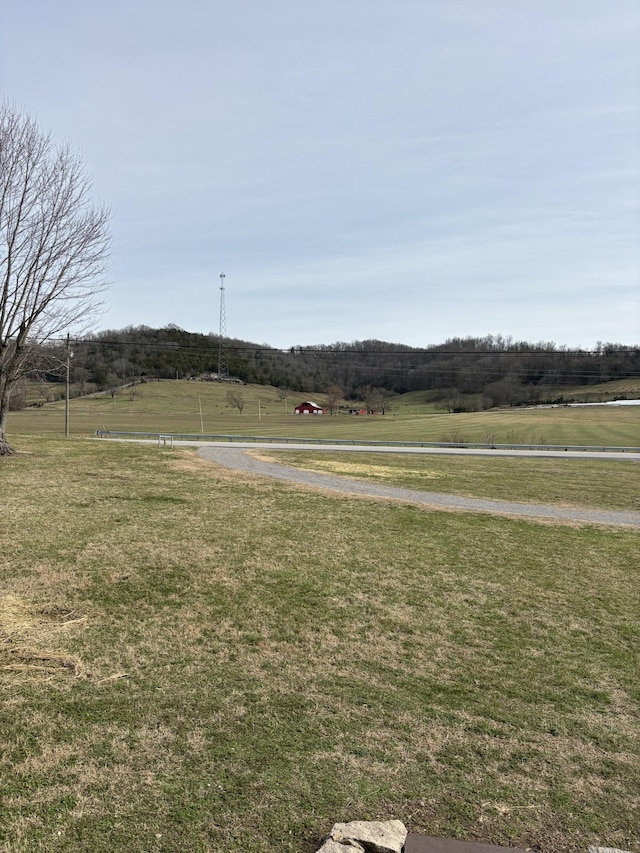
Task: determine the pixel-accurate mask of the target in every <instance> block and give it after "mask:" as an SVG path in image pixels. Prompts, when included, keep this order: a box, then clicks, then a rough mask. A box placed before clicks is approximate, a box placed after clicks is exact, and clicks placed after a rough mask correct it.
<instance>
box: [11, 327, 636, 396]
mask: <svg viewBox="0 0 640 853" xmlns="http://www.w3.org/2000/svg"><path fill="white" fill-rule="evenodd" d="M38 356H39V358H38V359H36V364H37V366H38V368H39V370H37V371H35V370H34V376H37V377H38V379H39V381H40V382H44V383H53V384H54V385H56V384H57V385H58V391H60V390H61V388H60V385H61V384H63V379H64V369H63V365H64V363H65V358H66V350H65V347H64V345H63V344H62V343H60V344H59V345H58V346H57V347H56V346H50V347H48V348H46V349H42V350H40V351H39V352H38ZM221 356H222V357H223V361H226V363H227V364H228V368H229V373H230V374H231V376H233V377H237V379H239V380H241V381H242V382H245V383H250V384H256V385H271V386H274V387H276V388H280V389H283V391H284V390H285V389H288V390H291V391H296V392H300V393H303V394H310V395H311V394H316V395H317V394H319V393H323V392H326V391H327V390H328V389H329V388H331V387H332V386H334V387H335V388H336V389H337V391H338V393H339V396H342V397H344V398H346V399H347V400H360V401H365V402H368V403H369V404H370V407H371V408H377V409H380V408H381V407H383V406H384V405H386V403H387V402H388V401H389V400H390V399H391V398H393V397H395V396H396V395H404V394H408V393H414V394H416V395H417V397H418V399H419V400H420V404H421V405H423V404H429V405H433V406H436V407H438V408H443V409H445V410H450V411H465V410H470V409H487V408H493V407H495V406H504V405H522V404H528V403H535V402H541V403H544V402H547V403H549V402H566V401H571V400H584V399H596V400H597V399H599V397H598V394H600V395H605V396H604V397H602V396H601V397H600V399H611V398H612V391H611V387H612V386H609V385H608V383H612V382H617V383H619V386H618V388H617V389H616V391H615V392H613V393H614V394H615V393H617V394H619V395H620V396H634V395H637V394H638V393H639V392H640V379H639V377H640V348H638V347H633V346H627V345H623V344H599V345H598V346H597V347H596V348H595V349H594V350H589V351H586V350H572V349H568V348H566V347H562V346H557V345H556V344H553V343H547V342H541V343H535V344H532V343H529V342H526V341H513V340H512V339H511V338H503V337H501V336H496V337H494V336H491V335H490V336H486V337H484V338H464V339H462V338H455V339H450V340H447V341H445V342H444V343H442V344H437V345H430V346H427V347H425V348H416V347H409V346H406V345H403V344H396V343H389V342H385V341H376V340H369V341H355V342H351V343H344V342H337V343H334V344H330V345H324V344H323V345H315V346H306V347H293V348H291V349H289V350H277V349H274V348H272V347H269V346H268V345H266V344H255V343H251V342H248V341H242V340H239V339H232V338H224V339H222V340H221V339H220V338H219V337H218V336H216V335H202V334H195V333H191V332H187V331H185V330H183V329H179V328H178V327H176V326H168V327H166V328H163V329H151V328H149V327H146V326H138V327H128V328H126V329H122V330H118V331H114V330H110V331H105V332H101V333H100V334H98V335H95V336H93V337H91V338H85V339H83V340H79V341H74V342H73V357H72V358H71V359H70V380H71V383H72V385H73V388H74V393H75V394H77V395H83V394H86V393H88V392H90V391H95V390H109V389H116V388H119V387H122V386H123V385H126V384H128V383H131V382H141V381H145V380H150V379H189V378H193V379H196V378H199V379H214V378H216V377H217V370H218V365H219V361H220V358H221ZM603 383H606V384H607V385H608V387H607V388H606V390H601V391H598V390H597V389H598V388H604V386H603ZM50 390H51V387H50V386H49V387H48V388H46V386H45V391H46V393H49V392H50ZM58 396H59V393H58ZM43 397H44V398H45V399H46V396H45V395H44V393H43ZM22 402H23V403H24V402H26V395H24V394H23V401H22Z"/></svg>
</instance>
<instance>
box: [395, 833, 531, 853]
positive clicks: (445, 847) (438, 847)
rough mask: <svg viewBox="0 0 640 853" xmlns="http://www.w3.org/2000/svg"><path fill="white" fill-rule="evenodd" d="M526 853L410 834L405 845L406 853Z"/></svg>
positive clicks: (471, 842) (475, 842)
mask: <svg viewBox="0 0 640 853" xmlns="http://www.w3.org/2000/svg"><path fill="white" fill-rule="evenodd" d="M499 850H508V851H509V853H525V852H524V850H521V849H520V848H518V847H497V846H496V845H495V844H481V843H479V842H477V841H455V840H453V839H450V838H431V837H430V836H427V835H417V834H416V833H415V832H410V833H409V834H408V835H407V839H406V841H405V843H404V853H498V851H499Z"/></svg>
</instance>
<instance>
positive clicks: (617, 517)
mask: <svg viewBox="0 0 640 853" xmlns="http://www.w3.org/2000/svg"><path fill="white" fill-rule="evenodd" d="M316 449H317V448H316ZM323 449H326V448H323ZM198 453H199V454H200V456H202V457H203V458H204V459H208V460H209V461H210V462H215V463H216V464H218V465H222V466H223V467H225V468H231V469H233V470H235V471H243V472H246V473H249V474H257V475H259V476H262V477H273V478H275V479H277V480H284V481H286V482H289V483H297V484H300V485H304V486H311V487H314V488H320V489H329V490H330V491H333V492H341V493H342V494H349V495H362V496H363V497H374V498H386V499H390V500H397V501H402V502H403V503H410V504H418V505H420V506H426V507H432V508H433V509H450V510H462V511H465V512H484V513H491V514H493V515H509V516H519V517H523V518H531V519H547V520H553V521H564V522H583V523H588V524H606V525H623V526H627V527H636V528H640V512H624V511H617V510H599V509H580V508H578V507H560V506H545V505H542V504H527V503H516V502H511V501H496V500H488V499H486V498H464V497H459V496H457V495H446V494H441V493H437V492H420V491H414V490H413V489H402V488H397V487H395V486H382V485H378V484H376V483H365V482H362V481H360V480H353V479H350V478H346V477H336V476H333V475H331V474H320V473H317V472H315V471H304V470H300V469H296V468H288V467H286V466H285V465H278V464H276V463H274V462H263V461H261V460H259V459H255V458H254V457H253V456H252V455H251V453H250V451H248V450H247V449H240V448H238V447H233V446H223V447H220V446H216V447H214V446H211V445H208V446H203V447H201V448H200V450H199V451H198Z"/></svg>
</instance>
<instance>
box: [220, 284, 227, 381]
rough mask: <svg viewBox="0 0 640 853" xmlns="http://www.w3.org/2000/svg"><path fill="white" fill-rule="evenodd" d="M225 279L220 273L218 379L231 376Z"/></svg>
mask: <svg viewBox="0 0 640 853" xmlns="http://www.w3.org/2000/svg"><path fill="white" fill-rule="evenodd" d="M224 279H225V274H224V273H223V272H221V273H220V337H219V340H218V379H228V378H229V363H228V361H227V349H226V344H225V339H226V337H227V315H226V309H225V305H224Z"/></svg>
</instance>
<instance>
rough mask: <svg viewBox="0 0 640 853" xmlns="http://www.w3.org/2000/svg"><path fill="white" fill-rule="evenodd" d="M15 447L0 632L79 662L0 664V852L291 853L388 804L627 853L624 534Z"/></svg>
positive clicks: (129, 451) (630, 655) (634, 758)
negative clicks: (76, 671) (22, 452)
mask: <svg viewBox="0 0 640 853" xmlns="http://www.w3.org/2000/svg"><path fill="white" fill-rule="evenodd" d="M29 449H30V450H31V451H32V452H31V455H30V456H29V457H21V458H19V459H13V460H11V461H9V462H7V463H6V464H5V462H6V461H5V462H2V463H1V466H2V467H1V468H0V478H2V490H3V496H5V499H6V506H7V517H8V518H10V519H11V527H10V528H9V527H7V528H3V530H2V531H0V545H1V546H2V547H1V548H0V553H2V554H3V557H2V559H0V577H1V578H2V588H3V590H4V592H3V598H2V605H1V608H2V609H1V611H0V612H1V613H2V617H1V619H2V635H1V636H2V637H3V640H4V639H7V640H8V639H10V640H11V644H12V645H13V646H15V647H23V648H29V649H32V650H34V651H37V652H38V653H43V654H44V653H47V654H49V653H53V654H55V655H60V656H65V655H66V656H68V657H69V658H71V659H73V660H75V661H77V662H78V665H81V666H82V670H81V674H82V675H83V677H81V678H78V677H70V676H71V675H72V674H73V673H72V671H70V670H67V669H64V668H63V667H59V668H58V669H55V670H51V671H44V670H41V671H36V670H31V671H30V672H29V673H28V674H25V673H24V672H19V671H16V670H12V669H3V670H0V687H2V689H3V694H2V704H1V705H0V737H1V738H2V742H3V744H4V747H5V748H4V750H3V752H2V754H1V755H0V779H1V780H2V782H1V783H0V784H1V785H2V800H1V805H0V849H3V850H5V851H11V853H16V851H29V852H30V851H34V850H35V851H38V850H42V851H44V850H47V851H48V850H60V851H73V853H77V851H102V850H105V851H106V850H109V851H112V850H126V851H127V853H129V851H132V852H133V853H142V851H149V850H154V851H167V853H168V851H172V853H173V851H189V853H191V851H221V850H225V851H240V850H242V851H251V853H266V851H268V850H271V849H274V848H277V849H279V850H282V851H289V853H294V851H295V853H300V851H302V853H312V851H315V850H316V849H317V848H318V846H319V842H320V838H321V836H322V835H323V833H325V832H326V831H327V829H328V828H329V827H330V825H331V824H332V823H333V822H334V821H335V820H341V819H347V820H348V819H353V818H363V819H368V818H374V817H376V818H387V817H388V818H392V817H399V818H401V819H403V820H404V821H405V822H406V823H407V824H408V825H409V827H410V828H411V829H413V830H415V831H421V832H425V833H429V834H435V835H442V836H445V837H447V836H448V837H451V836H456V837H459V838H463V839H468V840H470V839H479V840H488V841H493V842H495V843H505V844H506V843H508V844H512V845H517V846H520V847H527V846H528V847H530V848H531V849H534V850H538V851H544V853H569V851H571V853H573V851H576V852H577V851H578V850H579V851H582V853H584V850H585V849H586V848H587V847H588V845H589V844H592V843H593V844H595V843H602V844H605V843H607V844H611V845H615V846H619V847H622V848H624V849H628V850H640V844H639V843H638V838H637V826H638V820H637V814H635V813H634V810H635V809H637V793H638V790H639V785H638V783H639V775H638V769H637V768H638V766H640V760H639V754H638V723H637V720H638V715H639V709H640V696H639V695H638V691H637V662H638V661H637V654H638V645H639V642H638V641H639V637H638V630H637V619H636V616H637V612H638V608H639V607H640V599H639V596H638V588H637V584H635V582H634V580H635V577H636V572H637V541H638V539H637V534H634V533H632V532H628V531H619V530H616V531H611V530H601V529H598V528H571V527H548V526H541V525H536V524H529V523H525V522H516V521H513V520H509V519H498V518H489V517H483V518H478V517H475V516H467V515H464V514H445V513H434V512H429V511H425V510H421V509H417V508H415V507H406V506H399V505H391V504H385V503H383V502H380V501H378V502H368V501H365V500H358V501H352V500H350V499H348V498H345V497H340V498H336V497H330V496H328V495H326V494H322V493H315V492H313V491H312V490H298V489H296V488H293V487H290V486H286V485H283V484H279V483H274V482H265V481H259V480H254V479H252V478H251V477H248V476H237V475H235V474H232V473H230V472H226V471H222V470H220V469H218V468H217V467H216V466H214V465H211V464H207V463H205V462H203V461H202V460H199V459H198V458H197V457H195V455H194V454H193V453H192V452H190V451H182V450H179V451H178V450H176V451H166V452H165V451H163V452H158V451H157V449H154V448H140V447H116V446H113V445H108V446H107V445H104V444H100V443H95V442H92V443H80V442H68V443H64V442H59V443H56V442H47V443H46V444H41V443H39V442H35V441H34V442H32V443H30V445H29ZM35 501H37V502H38V507H39V521H38V520H36V518H35V516H34V513H33V505H34V502H35Z"/></svg>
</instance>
